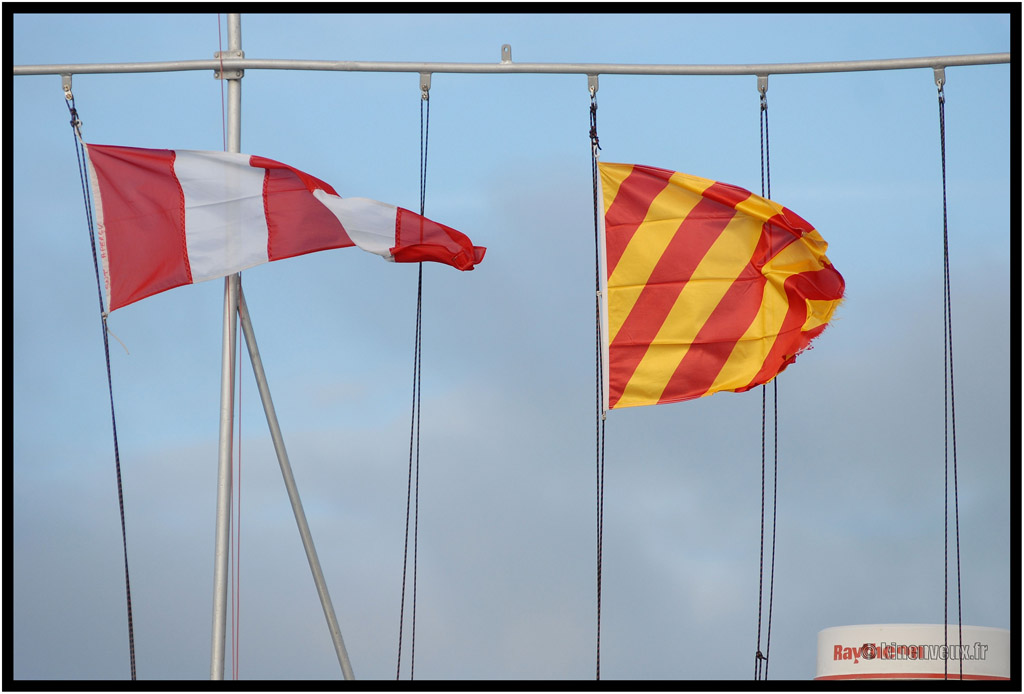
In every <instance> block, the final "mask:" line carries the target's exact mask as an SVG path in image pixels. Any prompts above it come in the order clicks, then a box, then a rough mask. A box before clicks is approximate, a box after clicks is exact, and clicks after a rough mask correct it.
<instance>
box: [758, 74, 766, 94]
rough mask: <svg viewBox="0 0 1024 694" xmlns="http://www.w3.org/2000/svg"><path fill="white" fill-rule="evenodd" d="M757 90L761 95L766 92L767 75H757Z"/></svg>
mask: <svg viewBox="0 0 1024 694" xmlns="http://www.w3.org/2000/svg"><path fill="white" fill-rule="evenodd" d="M757 91H759V92H760V93H761V96H765V95H766V94H767V93H768V75H758V76H757Z"/></svg>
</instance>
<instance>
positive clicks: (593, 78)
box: [587, 75, 597, 97]
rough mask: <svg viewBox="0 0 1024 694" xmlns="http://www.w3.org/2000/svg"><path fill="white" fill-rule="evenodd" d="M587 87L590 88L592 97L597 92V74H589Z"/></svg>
mask: <svg viewBox="0 0 1024 694" xmlns="http://www.w3.org/2000/svg"><path fill="white" fill-rule="evenodd" d="M587 89H589V90H590V96H591V97H593V96H595V95H596V94H597V75H587Z"/></svg>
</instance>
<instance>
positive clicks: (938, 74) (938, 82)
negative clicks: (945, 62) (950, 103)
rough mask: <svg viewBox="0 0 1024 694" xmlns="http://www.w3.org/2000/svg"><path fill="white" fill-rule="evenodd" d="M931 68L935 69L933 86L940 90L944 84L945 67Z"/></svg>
mask: <svg viewBox="0 0 1024 694" xmlns="http://www.w3.org/2000/svg"><path fill="white" fill-rule="evenodd" d="M933 69H934V70H935V86H936V87H938V88H939V91H940V92H941V91H942V87H943V85H944V84H946V68H944V67H937V68H933Z"/></svg>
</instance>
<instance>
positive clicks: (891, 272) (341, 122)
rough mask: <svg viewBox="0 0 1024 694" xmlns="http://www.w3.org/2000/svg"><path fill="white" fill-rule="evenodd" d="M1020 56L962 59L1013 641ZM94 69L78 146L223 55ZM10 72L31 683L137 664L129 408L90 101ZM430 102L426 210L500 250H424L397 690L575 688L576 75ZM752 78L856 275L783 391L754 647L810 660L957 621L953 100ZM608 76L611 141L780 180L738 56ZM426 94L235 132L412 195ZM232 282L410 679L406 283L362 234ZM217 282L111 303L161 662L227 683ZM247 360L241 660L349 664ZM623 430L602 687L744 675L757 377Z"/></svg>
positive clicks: (838, 36) (179, 104)
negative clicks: (773, 543)
mask: <svg viewBox="0 0 1024 694" xmlns="http://www.w3.org/2000/svg"><path fill="white" fill-rule="evenodd" d="M220 26H221V31H222V32H223V31H224V27H225V26H226V23H225V20H224V17H223V16H221V24H220ZM1010 32H1011V21H1010V18H1009V16H1008V15H1005V14H1004V15H998V14H988V15H986V14H966V15H949V14H934V15H918V14H853V15H849V14H823V15H799V14H766V15H746V14H727V13H723V14H698V15H682V14H636V15H633V14H614V15H613V14H587V15H583V14H580V15H559V14H543V15H537V14H499V13H494V14H435V15H403V14H397V15H394V14H388V15H384V14H355V15H327V14H325V15H312V14H295V15H287V14H285V15H281V14H255V13H254V14H243V16H242V45H243V49H244V50H245V53H246V56H247V57H249V58H296V59H299V58H302V59H319V60H365V61H437V62H473V63H497V62H499V60H500V58H501V53H500V50H501V45H502V44H505V43H508V44H511V46H512V59H513V61H515V62H564V63H580V62H586V63H658V64H662V63H681V64H743V63H778V62H805V61H838V60H857V59H876V58H905V57H919V56H933V55H954V54H967V53H993V52H1003V51H1008V50H1010ZM221 40H222V42H223V48H226V38H222V39H221ZM12 45H13V61H14V64H16V65H27V64H42V63H92V62H130V61H157V60H176V59H205V58H211V57H213V53H214V52H215V51H217V50H218V49H219V46H218V17H217V15H216V14H214V13H209V14H180V15H158V14H140V15H131V14H117V15H88V14H84V15H81V14H80V15H75V14H37V15H32V14H24V15H15V16H14V17H13V42H12ZM1010 74H1011V71H1010V66H1009V65H995V66H979V67H960V68H949V69H947V70H946V80H947V82H946V88H945V93H946V147H947V176H948V178H947V185H948V212H949V230H950V265H951V283H952V306H953V320H954V328H953V330H954V360H955V361H954V366H955V376H956V383H955V385H956V402H957V446H958V465H959V473H958V481H959V490H960V495H959V505H960V509H959V510H960V531H961V561H962V580H963V592H962V596H963V614H964V622H965V623H966V624H975V625H981V626H994V627H1002V628H1009V627H1010V626H1011V612H1010V610H1011V607H1015V606H1016V603H1012V602H1011V594H1012V593H1013V591H1016V590H1018V589H1019V586H1015V585H1012V584H1011V566H1012V560H1011V545H1010V542H1011V534H1010V526H1011V522H1019V516H1016V515H1014V514H1011V511H1010V494H1011V486H1010V483H1011V475H1010V467H1011V453H1010V449H1011V446H1010V443H1011V429H1010V417H1009V411H1010V406H1011V397H1013V398H1016V395H1017V391H1016V389H1013V388H1011V382H1010V380H1009V378H1007V374H1008V369H1009V367H1010V360H1011V357H1013V358H1017V357H1019V355H1011V348H1010V344H1011V322H1012V321H1011V315H1010V292H1011V273H1010V264H1011V260H1010V258H1011V244H1010V234H1011V227H1010V224H1011V215H1010V209H1011V208H1010V193H1011V188H1010V174H1011V170H1013V171H1018V170H1019V169H1018V168H1017V167H1018V166H1019V160H1017V159H1016V155H1015V153H1013V152H1012V151H1011V149H1010V133H1011V127H1019V123H1011V116H1010V114H1011V103H1010V88H1011V82H1010ZM73 89H74V95H75V99H76V105H77V107H78V110H79V113H80V117H81V119H82V121H83V122H84V126H83V134H84V137H85V139H86V141H87V142H93V143H97V144H117V145H130V146H138V147H153V148H180V149H208V150H220V149H222V148H223V131H222V118H221V84H220V82H218V81H217V80H215V79H214V78H213V76H212V74H210V73H208V72H178V73H162V74H161V73H154V74H133V75H80V76H76V77H75V78H74V81H73ZM10 96H11V100H10V101H9V104H10V109H9V111H8V115H9V117H10V118H11V122H12V123H13V133H14V137H13V142H12V143H11V148H12V150H13V153H14V157H13V161H14V164H13V167H11V166H8V167H7V173H8V175H9V179H10V180H11V181H12V187H13V192H14V195H13V198H12V199H13V205H12V206H11V208H9V209H10V210H11V213H12V214H11V215H10V217H9V218H10V219H13V228H14V232H13V236H12V241H11V243H10V245H9V246H8V253H9V255H8V258H12V259H13V260H12V262H10V264H9V265H8V268H9V270H8V271H9V273H10V274H9V275H8V277H9V278H10V283H9V284H8V290H9V291H13V297H14V301H13V334H14V339H13V353H12V355H11V357H12V358H11V359H10V361H13V366H14V368H13V384H14V407H13V418H12V419H11V420H8V421H9V426H10V429H8V431H9V432H11V434H12V435H11V436H10V439H11V440H12V441H13V461H14V465H13V466H12V467H11V468H9V469H10V472H9V473H8V476H7V477H6V478H5V484H6V485H8V489H9V490H11V492H12V494H11V496H12V497H13V506H12V507H13V512H12V515H13V528H14V530H13V540H10V539H9V540H8V542H12V543H13V552H14V557H13V562H12V563H11V564H8V567H12V568H10V569H9V571H10V572H11V573H13V579H14V580H13V590H14V606H13V626H14V635H13V653H14V666H13V676H14V677H16V678H18V679H26V680H27V679H46V678H50V679H96V678H100V679H123V678H127V677H128V676H129V671H128V655H127V653H128V646H127V629H126V620H125V607H124V582H123V564H122V562H123V555H122V549H121V538H120V525H119V518H118V510H117V496H116V487H115V478H114V463H113V447H112V439H111V430H110V416H109V415H110V412H109V402H108V395H107V384H106V372H105V365H104V356H103V344H102V338H101V334H100V326H99V319H98V315H97V312H98V303H97V298H96V284H95V277H94V274H93V273H94V271H93V266H92V259H91V252H90V247H89V242H88V233H87V227H86V222H85V212H84V207H83V204H82V199H81V188H80V182H79V179H78V174H77V172H76V160H75V154H74V148H73V140H72V134H71V129H70V127H69V126H68V112H67V108H66V106H65V103H64V98H63V94H62V91H61V84H60V78H59V77H57V76H52V75H51V76H33V77H27V76H19V77H16V78H14V79H13V90H12V92H11V94H10ZM430 96H431V99H430V106H431V107H430V135H429V138H430V139H429V160H428V166H427V192H426V212H427V216H428V217H430V218H432V219H435V220H437V221H440V222H442V223H444V224H447V225H449V226H453V227H455V228H457V229H459V230H461V231H463V232H464V233H466V234H468V235H469V236H470V237H471V238H472V239H473V240H474V242H475V243H477V244H479V245H483V246H487V247H488V253H487V257H486V259H485V260H484V262H483V263H482V264H481V265H480V266H479V267H478V268H477V269H476V270H474V271H473V272H471V273H459V272H456V271H454V270H452V269H450V268H447V267H442V266H434V265H430V266H426V267H425V268H424V281H425V288H424V308H423V316H424V327H423V384H422V442H421V463H420V466H421V472H420V510H419V529H420V535H419V566H418V587H417V591H418V603H417V627H416V629H417V632H416V678H417V679H467V678H482V679H590V678H592V677H593V675H594V665H595V663H594V660H595V647H594V640H595V602H596V589H595V583H596V576H595V562H596V558H595V505H596V497H595V483H594V479H595V450H594V449H595V446H594V439H595V431H594V430H595V423H594V390H595V384H594V361H593V359H594V356H593V355H594V322H593V321H594V318H593V314H594V298H593V291H594V267H593V262H594V261H593V258H594V251H593V205H592V197H591V178H590V164H591V161H590V148H589V141H588V137H587V132H588V129H589V112H588V111H589V95H588V93H587V80H586V78H585V76H582V75H461V74H435V75H434V76H433V79H432V88H431V93H430ZM768 103H769V114H770V136H771V140H770V144H771V149H770V152H771V177H772V179H771V187H772V194H773V195H772V197H773V199H774V200H776V201H778V202H780V203H781V204H784V205H786V206H787V207H789V208H791V209H793V210H794V211H796V212H797V213H798V214H800V215H801V216H803V217H804V218H805V219H807V220H808V221H810V222H811V223H812V224H813V225H814V226H815V227H816V228H817V229H818V230H819V231H820V232H821V233H822V235H823V236H824V238H825V239H826V240H827V241H828V242H829V244H830V247H829V252H828V255H829V258H830V259H831V260H832V261H833V263H834V264H835V266H836V267H837V268H838V269H839V270H840V272H842V273H843V276H844V278H845V279H846V283H847V296H846V301H845V303H844V304H843V305H842V306H841V308H840V309H839V311H838V312H837V315H836V318H835V320H834V322H833V325H832V326H831V327H830V328H829V329H828V330H827V331H826V332H825V333H824V335H822V337H820V338H819V339H818V340H817V341H816V342H815V343H814V346H815V348H814V349H813V350H811V351H809V352H807V353H805V354H804V355H803V356H801V357H800V358H799V359H798V361H797V363H796V364H795V365H793V366H792V367H791V368H789V369H788V370H787V371H786V372H785V373H784V374H783V375H782V376H781V377H780V378H779V379H778V380H779V465H780V467H779V480H778V490H779V491H778V494H779V496H778V536H777V537H778V539H777V555H776V569H775V589H774V611H773V625H772V650H771V658H772V659H771V665H770V674H771V676H772V678H773V679H775V678H786V679H797V680H806V679H809V678H811V677H813V676H814V674H815V653H816V650H815V649H816V637H817V633H818V631H820V630H821V629H824V628H827V627H831V626H839V625H845V624H865V623H868V624H870V623H941V622H942V621H943V405H942V402H943V359H942V334H943V330H942V326H943V321H942V262H943V261H942V221H943V220H942V188H941V160H940V156H939V127H938V107H937V99H936V88H935V84H934V82H933V75H932V71H931V70H930V69H918V70H899V71H884V72H866V73H849V74H823V75H785V76H782V75H780V76H773V77H771V78H770V80H769V88H768ZM598 104H599V110H598V131H599V135H600V141H601V147H602V151H601V156H602V159H603V160H604V161H611V162H628V163H638V164H646V165H651V166H659V167H663V168H668V169H673V170H677V171H683V172H685V173H689V174H693V175H697V176H702V177H705V178H711V179H714V180H720V181H724V182H727V183H732V184H734V185H738V186H742V187H745V188H747V189H750V190H753V191H755V192H756V191H759V190H760V149H759V132H758V94H757V89H756V79H755V78H754V77H752V76H722V77H708V76H704V77H692V76H691V77H686V76H675V77H667V76H658V77H651V76H610V75H603V76H601V77H600V88H599V91H598ZM419 108H420V93H419V77H418V75H417V74H416V73H395V74H389V73H343V72H308V73H300V72H284V71H269V70H265V71H260V70H250V71H247V72H246V74H245V77H244V79H243V81H242V135H241V143H242V147H241V149H242V151H243V152H247V153H251V154H258V155H261V156H266V157H270V158H273V159H278V160H281V161H284V162H286V163H288V164H290V165H292V166H295V167H297V168H299V169H302V170H304V171H306V172H309V173H310V174H312V175H314V176H317V177H319V178H322V179H323V180H325V181H327V182H329V183H330V184H331V185H332V186H333V187H334V188H335V189H336V190H337V191H338V192H339V194H340V195H342V196H364V197H369V198H374V199H377V200H382V201H385V202H389V203H392V204H396V205H401V206H404V207H408V208H413V209H415V208H416V206H417V205H418V202H419V164H418V161H419ZM242 283H243V288H244V291H245V294H246V298H247V301H248V305H249V308H250V311H251V314H252V319H253V323H254V327H255V331H256V336H257V340H258V342H259V347H260V351H261V354H262V357H263V362H264V366H265V368H266V371H267V376H268V379H269V382H270V387H271V391H272V393H273V397H274V403H275V405H276V408H277V413H278V417H279V420H280V423H281V427H282V430H283V433H284V438H285V442H286V444H287V446H288V451H289V454H290V457H291V460H292V465H293V468H294V472H295V477H296V481H297V483H298V487H299V490H300V492H301V494H302V498H303V503H304V504H305V508H306V513H307V517H308V519H309V523H310V526H311V530H312V534H313V537H314V540H315V541H316V544H317V550H318V553H319V556H320V561H321V564H322V566H323V570H324V574H325V576H326V579H327V582H328V586H329V588H330V590H331V596H332V599H333V601H334V605H335V608H336V610H337V613H338V618H339V621H340V624H341V629H342V633H343V635H344V638H345V641H346V645H347V647H348V650H349V654H350V656H351V659H352V664H353V668H354V670H355V674H356V676H357V677H360V678H367V679H388V678H393V677H394V675H395V663H396V659H397V647H398V626H399V624H398V621H399V600H400V595H401V569H402V552H403V531H404V523H405V498H406V497H405V494H406V480H407V469H408V447H409V417H410V402H411V393H412V385H411V383H412V353H413V329H414V318H415V301H416V269H415V267H413V266H401V265H392V264H386V263H384V262H382V261H380V259H379V258H377V257H375V256H371V255H369V254H365V253H361V252H359V251H358V250H356V249H342V250H335V251H328V252H323V253H318V254H313V255H309V256H304V257H300V258H294V259H289V260H285V261H280V262H275V263H270V264H267V265H263V266H260V267H257V268H254V269H252V270H249V271H246V272H245V273H243V279H242ZM222 295H223V283H222V282H221V281H219V280H216V281H211V282H206V283H203V284H200V285H194V286H188V287H181V288H178V289H174V290H171V291H168V292H165V293H163V294H160V295H157V296H154V297H151V298H148V299H146V300H144V301H141V302H138V303H136V304H132V305H130V306H128V307H125V308H123V309H120V310H118V311H116V312H114V313H113V314H112V315H111V317H110V320H109V326H110V329H111V330H112V331H113V333H114V334H116V336H117V337H118V339H119V340H120V341H121V342H123V343H124V345H125V347H126V349H125V348H122V347H121V346H120V345H119V344H118V343H117V342H116V341H112V342H111V352H110V358H111V367H112V372H113V389H114V400H115V406H116V412H117V426H118V442H119V445H120V459H121V466H122V476H123V482H124V495H125V496H124V499H125V509H126V513H127V533H128V559H129V564H130V570H131V582H132V584H131V587H132V599H133V611H134V625H135V646H136V658H137V664H138V672H139V677H140V678H143V679H204V678H206V677H208V675H209V657H210V614H211V604H212V594H213V585H212V573H213V540H214V534H213V530H214V508H215V498H216V486H215V485H216V466H217V435H218V411H219V378H220V346H221V312H222V303H223V299H222ZM1015 325H1017V324H1015ZM239 374H240V381H241V396H240V399H239V403H240V410H241V413H240V415H239V417H240V420H241V438H240V443H241V458H242V462H241V466H242V467H241V477H242V496H241V500H240V502H239V503H240V505H241V509H242V528H241V532H242V540H241V557H242V564H241V595H240V598H241V614H240V617H241V628H242V631H241V636H240V640H239V649H240V656H239V663H238V664H239V670H240V676H241V677H242V678H243V679H330V678H336V677H339V676H340V671H339V668H338V664H337V660H336V658H335V656H334V652H333V648H332V646H331V642H330V638H329V636H328V632H327V628H326V626H325V623H324V619H323V614H322V612H321V608H320V605H319V602H318V600H317V596H316V593H315V590H314V587H313V582H312V580H311V578H310V575H309V569H308V566H307V564H306V560H305V557H304V554H303V550H302V546H301V543H300V541H299V537H298V533H297V532H296V530H295V523H294V519H293V517H292V515H291V510H290V507H289V504H288V499H287V496H286V494H285V490H284V486H283V484H282V483H281V477H280V472H279V470H278V467H277V461H276V459H275V457H274V452H273V448H272V445H271V442H270V439H269V435H268V433H267V427H266V422H265V419H264V416H263V413H262V409H261V406H260V403H259V399H258V395H257V391H256V388H255V383H254V381H253V379H252V372H251V368H250V366H249V363H248V359H247V357H243V359H242V361H241V363H240V366H239ZM1013 402H1016V400H1014V401H1013ZM769 416H770V412H769ZM606 427H607V429H606V436H607V450H606V480H605V485H606V488H605V502H604V504H605V505H604V513H605V516H604V544H603V589H602V603H603V612H602V632H601V673H602V677H603V678H604V679H636V680H643V679H735V680H748V679H751V677H752V674H753V654H754V650H755V646H756V640H757V597H758V559H759V531H760V483H761V471H760V464H761V457H760V456H761V392H760V391H759V390H757V391H751V392H749V393H745V394H733V393H723V394H719V395H715V396H712V397H709V398H703V399H700V400H697V401H691V402H685V403H679V404H674V405H664V406H657V407H643V408H631V409H627V410H623V411H614V412H612V413H610V414H609V417H608V421H607V425H606ZM769 483H770V477H769ZM10 498H11V497H9V499H10ZM11 519H12V517H11V515H8V521H11ZM951 576H952V578H953V580H954V585H955V574H951ZM8 585H11V584H10V583H8ZM951 597H952V601H951V603H950V604H951V608H952V609H954V610H955V592H954V593H952V594H951ZM409 609H410V606H409V605H408V603H407V606H406V613H407V614H408V613H409ZM408 637H409V627H408V626H407V627H406V630H405V639H406V641H405V643H406V648H408ZM230 648H231V647H230V644H229V653H230ZM408 659H409V654H408V650H406V652H405V654H404V655H403V677H405V676H407V670H405V669H404V668H405V665H407V664H408ZM227 672H228V673H229V675H230V672H231V661H230V659H229V663H228V669H227Z"/></svg>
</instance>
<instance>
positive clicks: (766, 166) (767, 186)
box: [754, 78, 779, 680]
mask: <svg viewBox="0 0 1024 694" xmlns="http://www.w3.org/2000/svg"><path fill="white" fill-rule="evenodd" d="M758 91H759V92H760V94H761V108H760V133H761V197H764V198H769V199H770V198H771V189H772V179H771V175H772V174H771V153H770V150H769V148H768V140H769V138H768V95H767V91H768V82H767V78H764V79H761V78H759V82H758ZM778 382H779V380H778V377H776V378H775V379H773V380H772V398H773V405H772V414H773V418H774V433H773V442H774V455H773V458H774V469H773V471H772V556H771V569H770V577H769V582H768V634H767V639H766V642H765V649H764V652H763V653H762V652H761V616H762V614H763V613H764V608H763V605H762V600H763V594H764V513H765V471H766V460H765V439H766V420H767V409H768V406H767V395H766V391H767V388H768V385H767V384H765V385H763V386H761V559H760V567H759V570H758V585H757V650H756V652H755V654H754V679H755V680H761V679H768V658H769V655H770V654H771V645H772V603H773V602H774V596H775V528H776V525H775V521H776V511H777V509H778V504H777V502H778V477H779V385H778ZM762 663H763V665H764V670H763V672H762V669H761V668H762Z"/></svg>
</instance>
